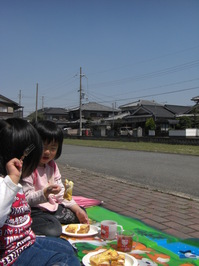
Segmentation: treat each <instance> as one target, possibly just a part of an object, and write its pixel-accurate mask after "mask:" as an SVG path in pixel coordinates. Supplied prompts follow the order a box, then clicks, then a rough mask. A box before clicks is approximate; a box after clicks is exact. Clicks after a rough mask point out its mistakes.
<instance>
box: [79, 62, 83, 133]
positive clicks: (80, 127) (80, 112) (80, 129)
mask: <svg viewBox="0 0 199 266" xmlns="http://www.w3.org/2000/svg"><path fill="white" fill-rule="evenodd" d="M79 135H80V136H82V68H81V67H80V86H79Z"/></svg>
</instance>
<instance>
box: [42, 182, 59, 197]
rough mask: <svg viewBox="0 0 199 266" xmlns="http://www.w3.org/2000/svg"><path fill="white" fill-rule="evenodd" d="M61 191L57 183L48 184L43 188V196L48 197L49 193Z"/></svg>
mask: <svg viewBox="0 0 199 266" xmlns="http://www.w3.org/2000/svg"><path fill="white" fill-rule="evenodd" d="M60 191H61V187H60V186H58V185H50V186H48V187H46V188H44V196H45V197H46V198H47V199H48V196H49V195H50V194H55V195H56V194H58V193H59V192H60Z"/></svg>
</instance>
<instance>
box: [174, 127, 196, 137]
mask: <svg viewBox="0 0 199 266" xmlns="http://www.w3.org/2000/svg"><path fill="white" fill-rule="evenodd" d="M169 136H170V137H199V129H197V128H187V129H184V130H169Z"/></svg>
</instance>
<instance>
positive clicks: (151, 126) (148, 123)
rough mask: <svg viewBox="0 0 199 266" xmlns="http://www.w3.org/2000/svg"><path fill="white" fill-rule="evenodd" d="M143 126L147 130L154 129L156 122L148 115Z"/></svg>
mask: <svg viewBox="0 0 199 266" xmlns="http://www.w3.org/2000/svg"><path fill="white" fill-rule="evenodd" d="M145 128H146V129H147V130H155V129H156V124H155V121H154V119H153V118H152V117H150V118H148V119H147V120H146V123H145Z"/></svg>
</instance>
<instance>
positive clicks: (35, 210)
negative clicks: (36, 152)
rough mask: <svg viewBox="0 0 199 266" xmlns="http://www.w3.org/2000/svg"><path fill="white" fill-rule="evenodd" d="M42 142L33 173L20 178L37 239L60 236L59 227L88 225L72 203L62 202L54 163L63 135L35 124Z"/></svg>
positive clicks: (44, 123) (82, 212)
mask: <svg viewBox="0 0 199 266" xmlns="http://www.w3.org/2000/svg"><path fill="white" fill-rule="evenodd" d="M35 128H36V130H37V132H38V133H39V135H40V136H41V139H42V141H43V154H42V157H41V159H40V162H39V166H38V167H37V169H36V170H35V171H34V172H33V173H32V174H31V175H30V176H28V177H25V178H23V180H22V183H21V184H22V186H23V190H24V193H25V195H26V198H27V200H28V203H29V205H30V206H31V210H32V211H31V216H32V219H33V224H32V228H33V230H34V232H35V233H36V234H38V235H48V236H60V234H61V233H62V227H61V224H69V223H88V216H87V214H86V212H85V210H83V209H82V208H81V207H79V205H78V204H76V202H75V201H74V200H73V199H72V200H71V201H68V200H66V199H64V197H63V196H64V191H65V187H64V185H63V183H62V179H61V174H60V171H59V168H58V166H57V164H56V163H55V161H54V160H56V159H58V158H59V156H60V155H61V151H62V143H63V132H62V130H61V128H59V127H58V126H57V125H56V124H55V123H54V122H52V121H48V120H44V121H40V122H38V123H36V124H35Z"/></svg>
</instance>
